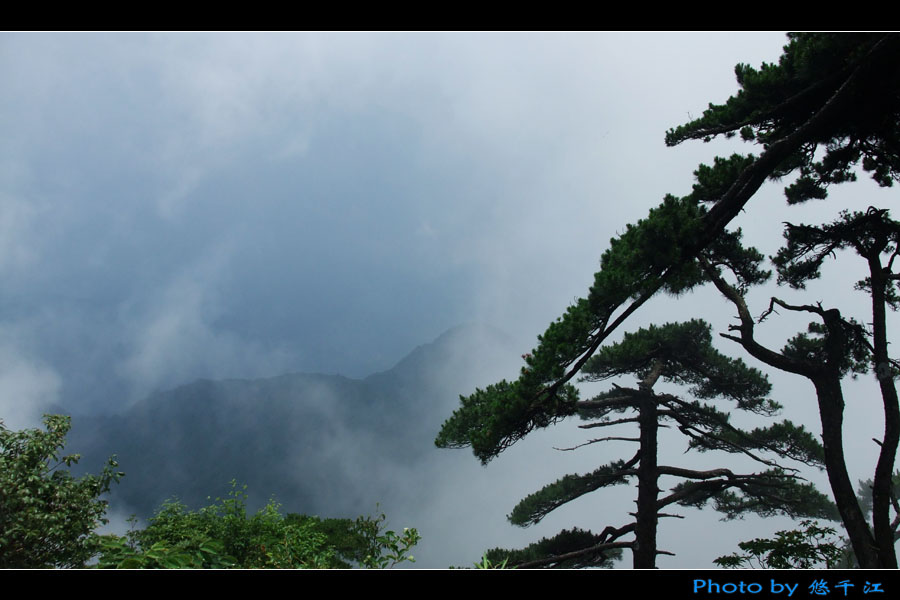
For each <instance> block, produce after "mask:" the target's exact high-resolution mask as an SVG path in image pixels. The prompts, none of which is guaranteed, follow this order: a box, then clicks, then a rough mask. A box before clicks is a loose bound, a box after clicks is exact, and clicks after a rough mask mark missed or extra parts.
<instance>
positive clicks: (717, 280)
mask: <svg viewBox="0 0 900 600" xmlns="http://www.w3.org/2000/svg"><path fill="white" fill-rule="evenodd" d="M698 261H699V263H700V265H701V267H702V268H703V271H704V273H706V275H707V276H708V277H709V278H710V280H711V281H712V282H713V284H714V285H715V286H716V288H717V289H718V290H719V291H720V292H721V293H722V295H723V296H725V297H726V298H727V299H728V300H730V301H731V303H732V304H734V306H735V307H736V308H737V311H738V318H739V319H740V321H741V324H740V325H731V326H729V328H728V329H729V330H732V331H739V332H740V334H741V335H740V337H735V336H732V335H728V334H724V333H722V334H719V335H721V336H722V337H723V338H725V339H728V340H732V341H735V342H737V343H739V344H740V345H741V346H743V347H744V349H745V350H746V351H747V352H749V353H750V355H751V356H753V357H755V358H757V359H759V360H761V361H762V362H764V363H766V364H767V365H769V366H771V367H775V368H776V369H779V370H782V371H787V372H789V373H796V374H798V375H803V376H804V377H808V378H812V377H813V376H814V375H815V374H816V371H817V369H816V367H815V366H813V365H811V364H808V363H806V362H805V361H800V360H796V359H792V358H788V357H787V356H785V355H784V354H781V353H780V352H774V351H772V350H770V349H768V348H766V347H765V346H763V345H761V344H759V343H758V342H757V341H756V340H755V339H754V337H753V329H754V325H755V321H754V319H753V317H752V316H751V315H750V310H749V309H748V308H747V303H746V301H745V300H744V297H743V296H742V295H741V294H740V293H739V292H738V291H737V290H736V289H735V288H734V287H732V286H731V285H730V284H728V282H726V281H725V279H723V278H722V276H721V275H719V273H718V272H716V270H715V269H714V268H713V267H712V265H710V264H709V262H708V261H707V260H706V259H705V258H703V257H702V256H701V257H699V258H698Z"/></svg>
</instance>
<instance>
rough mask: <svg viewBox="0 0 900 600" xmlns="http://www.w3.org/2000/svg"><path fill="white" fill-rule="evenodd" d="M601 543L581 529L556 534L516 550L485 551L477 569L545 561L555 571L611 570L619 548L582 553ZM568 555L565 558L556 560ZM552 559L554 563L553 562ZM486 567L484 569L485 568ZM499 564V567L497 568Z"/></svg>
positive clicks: (595, 536) (617, 556) (619, 553)
mask: <svg viewBox="0 0 900 600" xmlns="http://www.w3.org/2000/svg"><path fill="white" fill-rule="evenodd" d="M602 543H603V537H602V536H600V535H597V534H594V533H591V532H590V531H585V530H583V529H578V528H577V527H576V528H574V529H569V530H566V529H564V530H563V531H560V532H559V533H558V534H556V535H555V536H553V537H551V538H541V539H540V540H539V541H537V542H534V543H533V544H529V545H528V546H526V547H525V548H522V549H519V550H506V549H503V548H493V549H491V550H488V551H487V552H485V554H484V556H483V557H482V564H481V565H478V564H477V563H476V567H477V568H483V569H496V568H501V569H502V568H513V569H514V568H516V566H518V565H524V564H527V563H530V562H533V561H542V560H549V564H550V565H551V566H552V567H553V568H555V569H578V568H583V567H605V568H608V567H612V566H613V564H614V563H615V561H617V560H619V559H620V558H621V557H622V550H621V549H619V548H607V549H602V550H594V551H591V552H584V550H585V549H590V548H592V547H594V546H597V545H600V544H602ZM564 555H570V556H569V557H568V558H561V559H559V558H556V557H560V556H564ZM553 559H556V560H553ZM485 565H486V566H485ZM498 565H503V566H498Z"/></svg>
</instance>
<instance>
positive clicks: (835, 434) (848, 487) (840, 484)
mask: <svg viewBox="0 0 900 600" xmlns="http://www.w3.org/2000/svg"><path fill="white" fill-rule="evenodd" d="M813 384H814V385H815V386H816V397H817V398H818V401H819V414H820V416H821V418H822V445H823V447H824V449H825V470H826V471H827V473H828V481H829V483H830V484H831V491H832V493H833V494H834V502H835V504H837V507H838V512H839V513H840V514H841V520H842V521H843V522H844V527H845V528H846V529H847V535H848V536H849V537H850V544H851V545H852V546H853V553H854V554H855V555H856V560H857V562H859V566H860V568H862V569H878V568H881V560H880V558H879V556H878V550H877V548H876V546H875V538H874V537H873V536H872V532H871V531H870V530H869V525H868V523H867V522H866V517H865V515H864V514H863V512H862V509H861V508H860V507H859V501H858V500H857V498H856V492H855V491H854V489H853V484H852V483H851V482H850V475H849V474H848V473H847V463H846V461H845V460H844V439H843V425H844V396H843V393H842V392H841V382H840V379H838V376H837V375H836V376H834V377H831V378H828V379H826V378H817V379H814V380H813Z"/></svg>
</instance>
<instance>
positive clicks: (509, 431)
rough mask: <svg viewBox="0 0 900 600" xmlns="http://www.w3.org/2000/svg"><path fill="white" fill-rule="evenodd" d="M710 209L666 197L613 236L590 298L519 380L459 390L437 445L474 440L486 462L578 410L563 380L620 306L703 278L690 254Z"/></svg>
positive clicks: (531, 358)
mask: <svg viewBox="0 0 900 600" xmlns="http://www.w3.org/2000/svg"><path fill="white" fill-rule="evenodd" d="M704 212H705V211H704V209H702V208H701V207H699V206H698V205H697V203H696V202H695V201H694V200H692V199H690V198H682V199H678V198H675V197H674V196H667V197H666V198H665V201H664V202H663V203H662V204H661V205H660V206H658V207H657V208H655V209H653V210H651V211H650V215H649V216H648V217H647V218H646V219H642V220H640V221H638V223H637V224H636V225H628V227H627V229H626V231H625V233H623V234H622V235H620V236H619V237H618V238H614V239H612V240H610V248H609V249H608V250H607V251H606V252H604V254H603V256H602V258H601V261H600V262H601V270H600V271H599V272H597V273H596V275H595V279H594V285H593V286H592V287H591V289H590V293H589V295H588V298H587V299H584V298H582V299H579V300H577V301H576V302H575V304H573V305H572V306H570V307H569V308H568V309H567V310H566V314H565V315H564V316H563V317H561V318H559V319H557V321H555V322H554V323H551V324H550V326H549V327H548V328H547V331H546V332H544V334H543V335H541V336H539V337H538V341H539V344H538V347H537V348H535V349H534V350H533V351H532V352H531V353H530V354H526V355H525V362H526V366H525V367H523V368H522V372H521V375H520V377H519V378H518V379H517V380H516V381H514V382H508V381H506V380H503V381H501V382H499V383H497V384H494V385H490V386H488V387H487V388H485V389H483V390H482V389H477V390H476V391H475V393H474V394H472V395H470V396H468V397H465V396H461V397H460V404H461V406H460V408H459V409H457V410H456V411H454V413H453V415H452V416H451V417H450V418H449V419H448V420H447V421H446V422H445V423H444V425H443V427H442V428H441V431H440V433H439V434H438V436H437V438H436V439H435V444H436V445H437V446H438V447H441V448H461V447H466V446H471V447H472V451H473V452H474V453H475V455H476V456H477V457H478V458H479V459H480V460H481V462H482V463H487V462H488V461H490V460H491V459H492V458H494V457H495V456H497V454H499V453H500V452H502V451H503V450H504V449H505V448H507V447H509V446H510V445H511V444H513V443H515V442H516V441H518V440H519V439H521V438H522V437H524V436H525V435H527V434H528V433H529V432H531V431H533V430H534V429H536V428H543V427H548V426H549V425H552V424H553V423H556V422H558V421H559V420H560V419H563V418H565V417H567V416H570V415H572V414H574V412H575V403H576V402H577V401H578V391H577V390H576V389H575V388H574V387H573V386H571V385H568V384H562V383H561V382H560V379H561V378H563V377H564V375H565V373H566V369H567V368H568V367H569V366H571V365H572V363H573V362H575V361H576V360H577V359H578V358H579V357H580V356H581V355H583V354H584V353H585V352H586V351H587V350H589V349H590V348H591V345H592V344H594V343H595V341H596V340H595V339H594V336H596V335H597V334H598V331H599V330H602V329H603V328H604V327H605V326H606V324H607V322H608V321H609V319H610V318H611V317H612V314H613V313H614V312H615V310H616V309H618V308H619V307H620V306H621V305H622V304H623V303H625V302H626V301H628V299H629V298H636V297H638V296H640V295H642V294H645V293H648V292H652V291H654V290H656V289H659V288H660V287H663V289H665V290H666V291H668V292H669V293H672V294H680V293H683V292H686V291H687V290H689V289H690V288H691V287H693V286H695V285H697V284H699V283H701V282H702V281H703V276H702V273H701V272H700V269H699V267H698V266H697V265H696V264H695V263H694V262H693V261H689V260H688V256H687V253H688V252H689V249H690V248H691V247H693V242H694V241H695V240H696V238H697V235H698V228H699V226H700V217H701V216H702V215H703V214H704ZM663 274H665V277H663Z"/></svg>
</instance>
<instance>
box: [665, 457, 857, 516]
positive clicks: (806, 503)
mask: <svg viewBox="0 0 900 600" xmlns="http://www.w3.org/2000/svg"><path fill="white" fill-rule="evenodd" d="M672 491H673V492H676V493H680V494H684V496H683V497H682V498H681V499H680V500H679V501H678V503H679V504H680V505H682V506H693V507H695V508H702V507H704V506H705V505H706V504H707V503H708V502H710V501H711V502H712V506H713V508H714V509H715V510H716V512H719V513H722V514H723V515H724V517H723V518H724V519H725V520H731V519H739V518H743V517H744V515H746V514H750V513H754V514H757V515H759V516H761V517H774V516H777V515H786V516H789V517H792V518H798V517H812V518H815V519H829V520H832V521H837V520H839V519H840V516H839V515H838V512H837V509H836V507H835V506H834V503H832V502H831V500H830V499H829V498H828V497H827V496H825V495H824V494H822V493H821V492H819V491H818V490H817V489H816V487H815V486H814V485H813V484H811V483H802V482H800V481H798V480H797V478H796V477H795V476H793V475H791V474H788V473H786V472H785V471H784V470H782V469H778V468H774V469H769V470H768V471H765V472H763V473H758V474H755V475H753V476H733V475H732V476H728V477H726V478H723V479H720V480H709V481H700V482H684V483H681V484H679V485H677V486H675V487H674V488H673V490H672Z"/></svg>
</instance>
